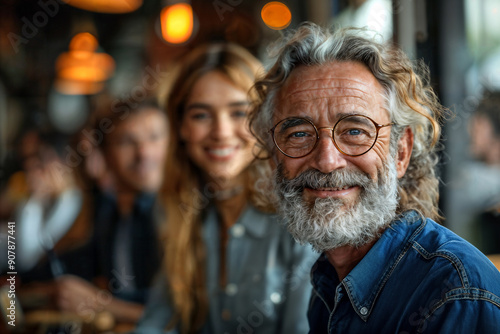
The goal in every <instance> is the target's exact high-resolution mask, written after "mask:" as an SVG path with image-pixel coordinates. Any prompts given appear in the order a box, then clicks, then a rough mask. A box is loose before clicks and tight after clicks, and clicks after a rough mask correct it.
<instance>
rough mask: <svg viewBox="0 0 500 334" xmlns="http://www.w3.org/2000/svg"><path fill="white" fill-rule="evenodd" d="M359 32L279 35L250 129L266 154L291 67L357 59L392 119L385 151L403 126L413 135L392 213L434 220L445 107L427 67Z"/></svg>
mask: <svg viewBox="0 0 500 334" xmlns="http://www.w3.org/2000/svg"><path fill="white" fill-rule="evenodd" d="M362 34H363V30H360V29H352V28H350V29H339V30H336V31H331V30H329V29H326V28H322V27H319V26H317V25H315V24H313V23H307V22H306V23H304V24H302V25H301V26H300V27H299V28H298V29H297V30H296V31H294V32H292V33H290V34H289V35H287V36H285V37H284V38H283V39H282V41H281V43H280V44H279V46H277V47H276V51H277V52H276V55H277V59H276V62H275V64H274V65H273V66H272V68H271V69H270V70H269V72H268V73H267V74H266V75H265V76H264V77H263V78H261V79H259V80H258V81H257V82H256V83H255V86H254V90H255V91H256V93H257V96H258V100H257V101H256V104H255V106H254V109H253V111H252V115H251V119H250V126H251V130H252V132H253V133H254V135H255V136H256V137H257V138H258V139H259V142H260V144H261V145H262V146H263V148H264V149H265V150H266V151H267V152H268V153H272V152H274V145H273V143H272V139H271V136H270V134H269V129H270V128H271V127H272V126H273V124H272V117H273V112H274V109H275V98H276V96H277V94H278V92H279V90H280V89H281V87H282V86H283V84H284V83H285V81H286V79H287V78H288V77H289V76H290V73H291V72H292V71H293V69H294V68H296V67H297V66H300V65H305V66H317V65H321V64H325V63H329V62H347V61H354V62H359V63H362V64H364V65H365V66H366V67H367V68H368V69H369V70H370V71H371V73H372V74H373V75H374V76H375V78H376V79H377V80H378V82H379V83H380V84H381V85H382V87H383V89H384V98H385V101H386V109H387V110H388V112H389V115H390V118H391V121H392V122H394V123H396V126H393V127H392V130H391V151H392V152H395V151H396V150H397V145H398V141H399V138H400V137H401V135H402V134H403V132H404V131H405V129H406V128H407V127H410V128H411V130H412V132H413V136H414V143H413V151H412V155H411V159H410V164H409V166H408V169H407V171H406V174H405V175H404V176H403V178H401V179H400V180H399V185H398V193H399V206H398V210H397V212H398V213H401V212H404V211H406V210H409V209H415V210H417V211H419V212H420V213H421V214H423V215H425V216H427V217H430V218H433V219H435V220H439V219H440V218H441V217H440V214H439V210H438V205H437V202H438V198H439V189H438V187H439V180H438V178H437V176H436V172H435V167H436V164H437V162H438V158H437V154H436V144H437V143H438V140H439V136H440V131H441V129H440V121H441V120H442V119H443V117H444V112H445V110H444V108H443V107H442V106H441V104H440V103H439V101H438V99H437V97H436V95H435V93H434V91H433V90H432V88H431V87H430V85H429V73H428V69H427V66H425V64H423V63H418V64H414V63H412V61H410V59H409V58H408V57H407V56H406V55H405V54H404V53H403V52H402V51H401V50H399V49H397V48H396V47H394V46H391V45H388V44H380V43H377V42H375V41H373V40H370V39H367V38H366V37H363V36H362Z"/></svg>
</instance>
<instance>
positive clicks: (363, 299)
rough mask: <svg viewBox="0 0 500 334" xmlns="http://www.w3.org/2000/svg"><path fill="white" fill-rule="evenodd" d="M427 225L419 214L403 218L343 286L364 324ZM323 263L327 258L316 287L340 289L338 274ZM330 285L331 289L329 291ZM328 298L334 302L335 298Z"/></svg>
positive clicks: (318, 267) (319, 268) (319, 265)
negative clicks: (386, 285)
mask: <svg viewBox="0 0 500 334" xmlns="http://www.w3.org/2000/svg"><path fill="white" fill-rule="evenodd" d="M424 225H425V221H422V220H421V219H420V215H419V214H418V213H416V212H415V211H409V212H406V213H404V214H403V215H401V216H400V217H399V218H397V219H396V220H395V221H393V222H392V223H391V225H390V226H389V227H388V228H387V229H386V230H385V231H384V233H383V234H382V236H381V237H380V239H379V240H378V241H377V242H376V243H375V244H374V245H373V247H372V248H371V249H370V250H369V251H368V253H367V254H366V255H365V256H364V257H363V259H362V260H361V261H360V262H359V263H358V264H357V265H356V267H354V269H353V270H351V272H350V273H349V274H348V275H347V276H346V277H345V278H344V280H343V281H342V282H341V283H342V285H343V286H344V288H345V289H346V291H347V295H348V297H349V300H350V301H351V304H352V306H353V308H354V310H355V311H356V313H357V314H358V315H359V316H360V317H361V319H363V321H367V320H368V317H369V316H370V314H371V312H372V309H373V305H374V304H375V301H376V300H377V297H378V295H379V294H380V291H381V290H382V288H383V287H384V285H385V283H386V282H387V280H388V278H389V276H390V275H391V274H392V272H393V270H394V268H395V267H396V266H397V265H398V264H399V262H400V260H401V258H402V256H403V254H404V253H405V251H406V250H407V248H408V247H411V243H410V242H409V241H410V240H411V239H413V238H414V237H415V236H416V235H417V234H418V233H419V232H420V231H421V229H422V228H423V226H424ZM321 259H323V260H325V259H326V257H325V256H324V255H323V256H321V257H320V259H319V260H318V262H317V263H316V265H315V267H313V270H312V275H313V285H315V287H317V286H318V287H319V289H320V291H322V292H324V291H333V290H334V288H332V286H333V285H332V284H335V285H334V286H337V285H338V283H339V282H338V278H337V274H336V272H335V269H334V268H333V266H332V265H331V264H330V263H329V262H328V261H327V260H326V261H322V262H320V260H321ZM327 267H330V268H327ZM316 271H317V272H318V273H316ZM327 275H328V276H330V275H333V276H334V277H333V278H332V277H328V278H327V277H325V276H327ZM326 284H328V285H329V287H326ZM321 286H322V287H323V288H321ZM326 297H327V298H328V299H330V297H331V296H330V297H328V296H326ZM330 300H332V299H330Z"/></svg>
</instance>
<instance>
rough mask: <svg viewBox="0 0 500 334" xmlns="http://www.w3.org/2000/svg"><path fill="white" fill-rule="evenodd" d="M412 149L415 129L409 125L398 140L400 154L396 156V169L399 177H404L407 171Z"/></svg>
mask: <svg viewBox="0 0 500 334" xmlns="http://www.w3.org/2000/svg"><path fill="white" fill-rule="evenodd" d="M412 150H413V131H412V130H411V128H410V127H407V128H406V129H405V132H404V133H403V135H402V136H401V138H400V139H399V142H398V154H397V157H396V159H397V161H396V171H397V173H398V179H400V178H402V177H403V176H404V175H405V173H406V169H407V168H408V165H409V164H410V158H411V152H412Z"/></svg>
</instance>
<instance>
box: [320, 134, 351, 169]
mask: <svg viewBox="0 0 500 334" xmlns="http://www.w3.org/2000/svg"><path fill="white" fill-rule="evenodd" d="M311 154H312V155H313V163H314V166H313V167H314V168H316V169H317V170H319V171H320V172H322V173H330V172H332V171H334V170H336V169H339V168H344V167H346V165H347V161H346V159H345V158H346V156H345V155H344V154H342V153H341V152H340V151H339V150H338V149H337V147H336V146H335V144H334V142H333V138H332V130H331V129H326V128H325V129H320V134H319V139H318V144H317V145H316V148H315V149H314V151H313V152H312V153H311Z"/></svg>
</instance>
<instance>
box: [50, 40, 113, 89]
mask: <svg viewBox="0 0 500 334" xmlns="http://www.w3.org/2000/svg"><path fill="white" fill-rule="evenodd" d="M97 46H98V43H97V40H96V38H95V37H94V36H92V35H91V34H89V33H80V34H77V35H76V36H75V37H73V39H72V40H71V42H70V44H69V51H68V52H65V53H62V54H61V55H60V56H59V57H58V58H57V60H56V73H57V81H56V89H57V90H58V91H59V92H61V93H64V94H94V93H96V92H98V91H100V90H101V89H102V88H103V82H104V81H105V80H107V79H108V78H109V77H110V76H111V75H112V74H113V71H114V68H115V62H114V60H113V58H112V57H111V56H110V55H108V54H106V53H96V52H95V51H96V50H97Z"/></svg>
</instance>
